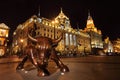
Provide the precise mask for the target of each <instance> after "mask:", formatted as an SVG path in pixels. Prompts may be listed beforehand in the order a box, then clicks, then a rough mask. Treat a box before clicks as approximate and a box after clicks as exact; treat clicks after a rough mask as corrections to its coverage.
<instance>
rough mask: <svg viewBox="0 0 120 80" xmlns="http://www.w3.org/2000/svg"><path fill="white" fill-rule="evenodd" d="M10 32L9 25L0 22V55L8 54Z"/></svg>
mask: <svg viewBox="0 0 120 80" xmlns="http://www.w3.org/2000/svg"><path fill="white" fill-rule="evenodd" d="M8 34H9V27H8V26H7V25H6V24H4V23H1V24H0V56H3V55H5V54H6V52H7V51H8V50H7V42H8Z"/></svg>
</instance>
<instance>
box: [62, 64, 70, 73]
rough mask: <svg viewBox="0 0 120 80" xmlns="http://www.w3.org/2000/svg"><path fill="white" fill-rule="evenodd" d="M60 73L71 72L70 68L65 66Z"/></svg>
mask: <svg viewBox="0 0 120 80" xmlns="http://www.w3.org/2000/svg"><path fill="white" fill-rule="evenodd" d="M60 71H61V72H69V68H68V67H67V66H66V65H64V66H63V67H61V69H60Z"/></svg>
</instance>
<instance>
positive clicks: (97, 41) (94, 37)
mask: <svg viewBox="0 0 120 80" xmlns="http://www.w3.org/2000/svg"><path fill="white" fill-rule="evenodd" d="M84 31H85V32H87V33H88V34H89V35H90V43H91V48H92V52H93V54H96V51H97V50H98V49H103V41H102V33H101V30H98V29H97V28H96V27H95V25H94V21H93V19H92V17H91V15H90V13H88V19H87V24H86V27H85V29H84Z"/></svg>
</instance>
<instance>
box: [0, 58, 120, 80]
mask: <svg viewBox="0 0 120 80" xmlns="http://www.w3.org/2000/svg"><path fill="white" fill-rule="evenodd" d="M61 60H62V61H63V63H64V64H66V65H67V66H68V67H69V69H70V72H67V73H64V74H61V72H60V71H59V69H57V68H56V67H55V64H54V63H53V62H52V61H51V62H50V66H49V67H48V68H50V69H49V71H50V72H51V75H50V76H48V77H38V76H37V70H36V69H35V68H31V69H29V70H27V71H26V70H23V71H16V70H15V68H16V66H17V64H18V63H6V64H0V80H119V79H120V76H119V75H120V56H87V57H79V58H63V59H61ZM27 65H28V64H27ZM27 65H26V66H27ZM27 67H28V66H27ZM26 69H27V68H26Z"/></svg>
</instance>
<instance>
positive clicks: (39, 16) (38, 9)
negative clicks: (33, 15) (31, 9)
mask: <svg viewBox="0 0 120 80" xmlns="http://www.w3.org/2000/svg"><path fill="white" fill-rule="evenodd" d="M38 17H40V6H39V7H38Z"/></svg>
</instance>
